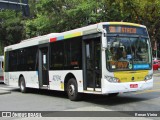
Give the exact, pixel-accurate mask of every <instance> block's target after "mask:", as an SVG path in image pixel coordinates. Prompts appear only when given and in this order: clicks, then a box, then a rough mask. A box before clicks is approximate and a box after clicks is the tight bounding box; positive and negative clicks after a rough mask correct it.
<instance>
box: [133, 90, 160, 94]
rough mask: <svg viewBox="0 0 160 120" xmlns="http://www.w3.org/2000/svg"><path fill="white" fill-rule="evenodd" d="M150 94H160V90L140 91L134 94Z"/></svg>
mask: <svg viewBox="0 0 160 120" xmlns="http://www.w3.org/2000/svg"><path fill="white" fill-rule="evenodd" d="M151 92H160V89H154V90H145V91H142V92H136V93H134V94H143V93H151Z"/></svg>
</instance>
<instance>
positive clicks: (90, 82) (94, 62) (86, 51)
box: [83, 37, 101, 91]
mask: <svg viewBox="0 0 160 120" xmlns="http://www.w3.org/2000/svg"><path fill="white" fill-rule="evenodd" d="M100 38H101V37H96V38H90V39H86V40H84V43H83V58H84V61H83V62H84V67H83V68H84V90H87V89H88V88H92V89H91V90H93V91H96V88H101V45H100Z"/></svg>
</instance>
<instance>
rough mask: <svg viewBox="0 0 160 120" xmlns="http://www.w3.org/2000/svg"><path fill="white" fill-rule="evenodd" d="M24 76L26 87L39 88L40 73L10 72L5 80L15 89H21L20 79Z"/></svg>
mask: <svg viewBox="0 0 160 120" xmlns="http://www.w3.org/2000/svg"><path fill="white" fill-rule="evenodd" d="M20 75H22V76H23V77H24V79H25V82H26V87H31V88H39V82H38V72H36V71H32V72H31V71H27V72H9V73H6V74H5V79H8V81H9V85H10V86H13V87H19V86H18V81H19V77H20Z"/></svg>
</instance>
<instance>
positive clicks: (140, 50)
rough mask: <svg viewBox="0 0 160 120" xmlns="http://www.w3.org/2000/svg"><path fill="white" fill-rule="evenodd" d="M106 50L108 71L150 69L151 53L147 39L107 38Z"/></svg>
mask: <svg viewBox="0 0 160 120" xmlns="http://www.w3.org/2000/svg"><path fill="white" fill-rule="evenodd" d="M107 42H108V46H107V49H106V58H107V68H108V69H109V70H133V69H150V68H151V53H150V47H149V42H148V39H146V38H129V37H108V38H107Z"/></svg>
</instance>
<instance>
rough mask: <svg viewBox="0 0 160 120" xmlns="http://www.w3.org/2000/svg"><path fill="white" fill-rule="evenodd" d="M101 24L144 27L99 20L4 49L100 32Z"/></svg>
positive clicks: (8, 49)
mask: <svg viewBox="0 0 160 120" xmlns="http://www.w3.org/2000/svg"><path fill="white" fill-rule="evenodd" d="M103 25H128V26H136V27H143V28H146V27H145V26H144V25H140V24H135V23H129V22H101V23H97V24H93V25H88V26H85V27H81V28H77V29H74V30H70V31H65V32H62V33H50V34H47V35H43V36H38V37H34V38H30V39H27V40H23V41H21V42H20V43H18V44H14V45H10V46H7V47H5V51H11V50H15V49H19V48H24V47H29V46H34V45H39V44H43V43H49V42H54V41H58V40H63V39H67V38H72V37H78V36H82V35H87V34H91V33H96V32H102V31H103Z"/></svg>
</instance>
